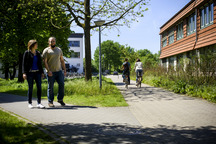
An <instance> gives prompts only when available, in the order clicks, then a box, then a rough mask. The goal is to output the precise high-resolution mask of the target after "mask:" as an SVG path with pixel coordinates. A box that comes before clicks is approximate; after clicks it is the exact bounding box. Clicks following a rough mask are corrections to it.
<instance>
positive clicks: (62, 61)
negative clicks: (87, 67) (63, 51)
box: [60, 56, 66, 76]
mask: <svg viewBox="0 0 216 144" xmlns="http://www.w3.org/2000/svg"><path fill="white" fill-rule="evenodd" d="M60 61H61V66H62V68H63V70H64V76H66V68H65V62H64V58H63V56H61V57H60Z"/></svg>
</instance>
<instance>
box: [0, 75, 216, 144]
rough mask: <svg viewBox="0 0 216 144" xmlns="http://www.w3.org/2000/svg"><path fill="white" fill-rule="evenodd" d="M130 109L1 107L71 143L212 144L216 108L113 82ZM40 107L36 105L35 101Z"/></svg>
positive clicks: (2, 97) (11, 102)
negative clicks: (125, 86)
mask: <svg viewBox="0 0 216 144" xmlns="http://www.w3.org/2000/svg"><path fill="white" fill-rule="evenodd" d="M108 77H110V78H111V79H112V80H113V81H114V82H115V83H116V85H117V87H118V88H119V89H120V90H121V91H122V93H123V95H124V97H125V99H126V101H127V102H128V103H129V105H130V106H129V107H119V108H97V107H88V106H86V107H85V106H73V105H67V106H65V107H61V106H59V104H58V103H54V104H55V105H56V107H55V108H48V106H47V101H46V100H43V101H42V104H44V105H45V106H46V107H47V108H46V109H37V108H34V109H28V107H27V100H26V97H22V96H17V95H10V94H4V93H0V107H1V108H3V109H5V110H7V111H11V112H13V113H15V114H18V115H20V116H21V117H24V118H26V119H28V120H30V121H33V122H35V123H38V124H40V125H41V126H42V127H46V128H48V129H49V130H51V131H52V132H54V133H55V134H57V135H58V136H59V137H60V138H63V139H65V140H66V141H67V142H68V143H72V144H73V143H101V144H103V143H119V144H120V143H121V144H122V143H131V144H136V143H137V144H140V143H144V144H145V143H147V144H148V143H149V144H152V143H155V144H161V143H164V144H167V143H169V144H176V143H180V144H181V143H182V144H186V143H190V144H194V143H195V144H197V143H198V144H204V143H205V144H211V143H212V144H213V143H215V141H216V105H215V104H211V103H209V102H206V101H204V100H200V99H195V98H190V97H186V96H181V95H176V94H173V93H170V92H167V91H165V90H162V89H158V88H154V87H150V86H148V85H142V86H143V87H142V88H136V87H135V83H134V81H132V82H131V85H129V89H128V90H126V89H125V88H124V84H123V83H122V78H121V76H119V77H118V76H108ZM33 105H36V100H35V99H34V100H33Z"/></svg>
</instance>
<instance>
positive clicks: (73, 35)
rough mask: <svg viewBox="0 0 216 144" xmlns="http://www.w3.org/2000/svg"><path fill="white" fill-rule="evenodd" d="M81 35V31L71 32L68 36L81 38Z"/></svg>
mask: <svg viewBox="0 0 216 144" xmlns="http://www.w3.org/2000/svg"><path fill="white" fill-rule="evenodd" d="M83 36H84V34H83V33H72V34H71V35H70V36H69V38H82V37H83Z"/></svg>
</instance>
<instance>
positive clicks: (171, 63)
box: [169, 56, 175, 67]
mask: <svg viewBox="0 0 216 144" xmlns="http://www.w3.org/2000/svg"><path fill="white" fill-rule="evenodd" d="M174 60H175V58H174V56H172V57H169V65H170V66H172V67H173V66H174Z"/></svg>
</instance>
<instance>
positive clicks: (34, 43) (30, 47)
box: [28, 40, 37, 50]
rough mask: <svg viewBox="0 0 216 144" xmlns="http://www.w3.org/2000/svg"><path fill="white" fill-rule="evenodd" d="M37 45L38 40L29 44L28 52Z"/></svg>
mask: <svg viewBox="0 0 216 144" xmlns="http://www.w3.org/2000/svg"><path fill="white" fill-rule="evenodd" d="M36 44H37V41H36V40H30V41H29V42H28V50H31V49H32V48H33V47H34V46H35V45H36Z"/></svg>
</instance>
